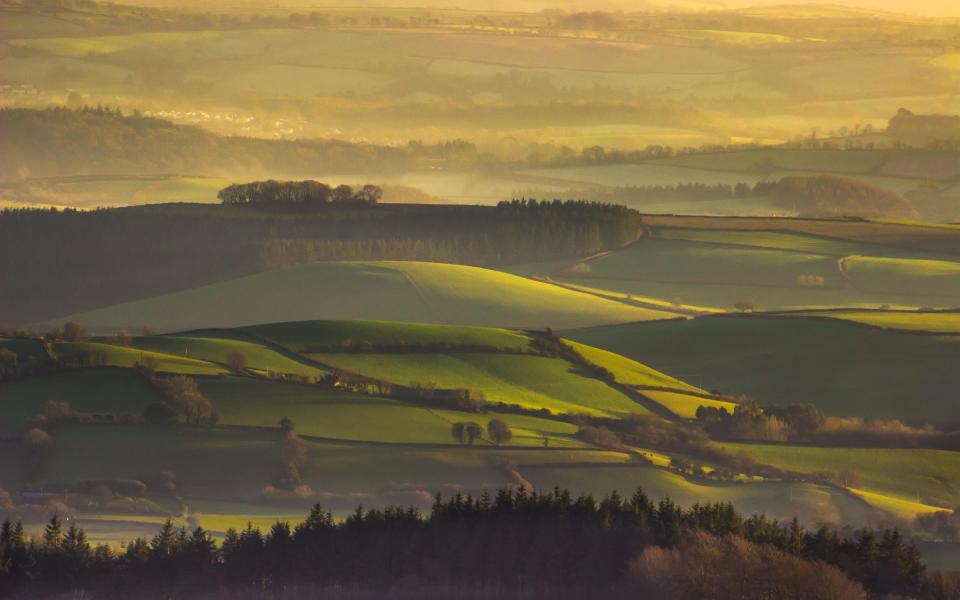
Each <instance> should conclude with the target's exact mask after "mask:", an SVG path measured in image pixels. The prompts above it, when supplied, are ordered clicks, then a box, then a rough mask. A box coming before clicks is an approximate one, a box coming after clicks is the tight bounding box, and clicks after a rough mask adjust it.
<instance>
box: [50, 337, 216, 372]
mask: <svg viewBox="0 0 960 600" xmlns="http://www.w3.org/2000/svg"><path fill="white" fill-rule="evenodd" d="M167 349H170V350H174V348H173V347H172V346H171V347H168V348H167ZM53 350H54V353H55V354H56V355H57V356H58V357H61V358H62V357H66V356H76V355H78V354H80V353H83V352H102V353H104V354H105V355H106V360H107V362H106V364H107V365H108V366H111V367H128V368H129V367H134V366H136V365H137V363H141V362H143V360H144V359H145V358H148V357H149V358H153V359H154V360H156V362H157V367H156V370H157V371H159V372H163V373H178V374H182V375H221V374H224V373H227V372H228V369H227V368H225V367H223V366H221V365H217V364H214V363H211V362H209V361H207V360H200V359H197V358H191V357H188V356H176V355H173V354H168V353H166V352H157V351H155V350H150V349H146V348H139V347H126V346H117V345H114V344H107V343H103V342H92V341H81V342H56V343H54V344H53Z"/></svg>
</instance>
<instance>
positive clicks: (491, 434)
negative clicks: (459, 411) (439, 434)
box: [450, 417, 513, 446]
mask: <svg viewBox="0 0 960 600" xmlns="http://www.w3.org/2000/svg"><path fill="white" fill-rule="evenodd" d="M450 434H451V435H452V436H453V439H455V440H456V441H457V443H458V444H460V445H467V446H472V445H473V443H474V442H475V441H476V440H478V439H481V438H482V437H483V427H481V426H480V424H478V423H473V422H470V421H465V422H460V423H454V424H453V426H452V427H451V428H450ZM487 439H489V440H490V441H491V442H493V443H494V444H496V445H497V446H502V445H503V444H506V443H509V442H510V440H511V439H513V430H512V429H510V425H508V424H507V422H506V421H504V420H503V419H500V418H496V417H495V418H493V419H490V421H489V422H487Z"/></svg>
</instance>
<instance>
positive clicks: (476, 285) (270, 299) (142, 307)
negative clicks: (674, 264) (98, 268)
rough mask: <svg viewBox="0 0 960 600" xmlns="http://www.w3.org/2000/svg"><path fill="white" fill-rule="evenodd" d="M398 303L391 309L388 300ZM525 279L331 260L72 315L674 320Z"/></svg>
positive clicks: (234, 319) (167, 319)
mask: <svg viewBox="0 0 960 600" xmlns="http://www.w3.org/2000/svg"><path fill="white" fill-rule="evenodd" d="M387 297H389V298H390V301H389V302H384V301H383V298H387ZM672 316H673V315H672V314H671V313H668V312H665V311H656V310H648V309H643V308H639V307H634V306H627V305H625V304H623V303H620V302H616V301H612V300H604V299H601V298H597V297H595V296H591V295H589V294H583V293H579V292H574V291H570V290H564V289H561V288H558V287H556V286H551V285H549V284H545V283H540V282H536V281H531V280H529V279H525V278H522V277H518V276H514V275H509V274H506V273H500V272H497V271H491V270H488V269H481V268H477V267H467V266H461V265H449V264H440V263H417V262H391V261H380V262H376V261H369V262H326V263H313V264H307V265H302V266H298V267H291V268H286V269H278V270H273V271H267V272H263V273H259V274H256V275H250V276H247V277H242V278H239V279H232V280H229V281H225V282H222V283H215V284H211V285H206V286H203V287H199V288H194V289H190V290H187V291H183V292H176V293H171V294H164V295H161V296H156V297H153V298H148V299H145V300H138V301H133V302H128V303H125V304H119V305H115V306H111V307H107V308H102V309H97V310H92V311H88V312H84V313H79V314H75V315H70V316H68V317H64V318H63V319H57V320H56V322H57V323H59V322H62V321H64V320H72V321H77V322H80V323H83V324H84V325H86V326H87V327H89V328H91V329H93V330H98V331H102V330H110V329H114V330H116V329H125V328H130V327H136V326H138V325H148V326H150V327H154V328H158V329H164V330H183V329H196V328H205V327H233V326H240V325H255V324H258V323H271V322H282V321H306V320H312V319H378V320H391V321H411V322H420V323H449V324H460V325H480V326H488V327H524V328H539V329H542V328H545V327H555V328H560V327H576V326H583V325H591V324H601V323H616V322H627V321H640V320H646V319H660V318H669V317H672Z"/></svg>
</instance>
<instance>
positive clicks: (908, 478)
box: [723, 443, 960, 507]
mask: <svg viewBox="0 0 960 600" xmlns="http://www.w3.org/2000/svg"><path fill="white" fill-rule="evenodd" d="M723 445H724V446H725V447H727V448H729V449H731V450H737V451H743V452H746V453H748V454H750V455H752V456H755V457H756V458H757V459H758V460H759V461H761V462H764V463H768V464H773V465H777V466H780V467H784V468H786V469H791V470H795V471H801V472H807V473H817V472H824V471H831V472H839V471H843V470H853V471H855V472H856V473H857V474H858V475H859V477H860V484H859V485H857V486H855V487H857V488H862V489H863V490H865V491H867V492H870V493H876V494H882V495H884V496H889V497H891V498H892V499H894V500H903V501H910V502H915V503H925V504H938V505H941V506H947V507H953V506H956V505H958V504H960V452H952V451H947V450H913V449H884V448H821V447H810V446H799V447H798V446H784V445H774V444H771V445H764V444H731V443H728V444H723Z"/></svg>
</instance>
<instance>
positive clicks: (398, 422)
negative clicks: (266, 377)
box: [200, 378, 583, 447]
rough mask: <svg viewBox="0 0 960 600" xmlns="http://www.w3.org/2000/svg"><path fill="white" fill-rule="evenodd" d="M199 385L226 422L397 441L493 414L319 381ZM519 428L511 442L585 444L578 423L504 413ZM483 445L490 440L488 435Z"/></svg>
mask: <svg viewBox="0 0 960 600" xmlns="http://www.w3.org/2000/svg"><path fill="white" fill-rule="evenodd" d="M200 390H201V391H202V392H203V393H204V394H205V395H206V396H207V397H208V398H210V400H211V401H212V402H213V404H214V407H215V408H216V410H217V413H218V414H219V416H220V420H219V422H220V423H221V424H223V425H235V426H247V427H265V428H272V427H276V426H277V423H278V422H279V420H280V418H282V417H287V418H289V419H292V420H293V422H294V423H295V424H296V428H297V431H298V432H299V433H300V434H301V435H306V436H315V437H323V438H331V439H341V440H356V441H367V442H383V443H395V444H454V443H456V442H455V440H454V439H453V437H452V436H451V432H450V430H451V427H452V425H453V424H454V423H457V422H467V421H473V422H476V423H478V424H479V425H481V427H486V424H487V421H489V420H490V418H491V415H483V414H476V413H466V412H461V411H453V410H440V409H433V408H426V407H422V406H416V405H411V404H407V403H404V402H400V401H397V400H391V399H388V398H378V397H372V396H364V395H358V394H347V393H343V392H331V391H329V390H323V389H318V388H316V387H314V386H305V385H292V384H286V383H278V382H270V381H250V380H248V379H239V378H231V379H222V380H210V381H204V382H202V383H201V384H200ZM501 418H503V419H504V420H505V421H506V422H507V423H508V424H509V425H510V426H511V428H512V429H513V430H514V436H515V437H514V438H513V440H511V444H514V445H521V446H523V445H533V446H542V445H543V438H544V437H547V438H549V442H548V443H549V444H550V445H552V446H556V447H563V446H575V447H579V446H583V444H582V443H581V442H578V441H577V440H575V439H573V438H572V437H571V436H572V434H574V433H576V428H575V427H574V426H573V425H570V424H568V423H564V422H560V421H552V420H549V419H538V418H535V417H527V416H521V415H504V416H502V417H501ZM476 443H477V444H478V445H491V442H490V441H489V440H486V439H481V440H477V441H476Z"/></svg>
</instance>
